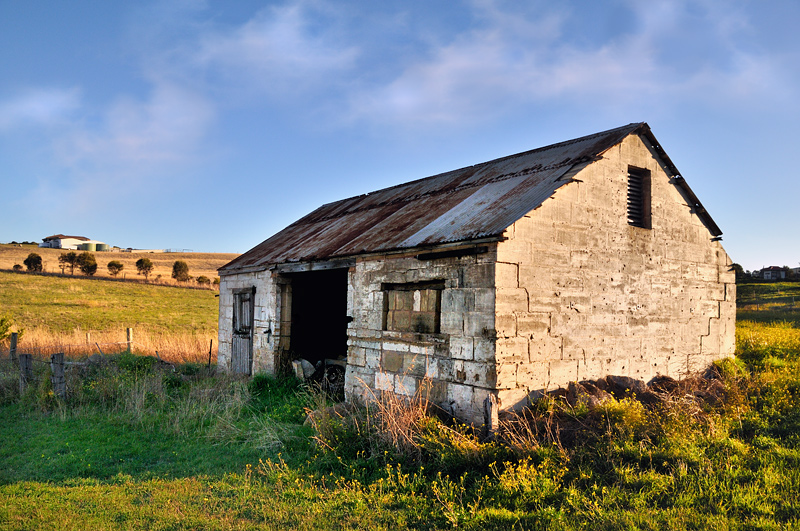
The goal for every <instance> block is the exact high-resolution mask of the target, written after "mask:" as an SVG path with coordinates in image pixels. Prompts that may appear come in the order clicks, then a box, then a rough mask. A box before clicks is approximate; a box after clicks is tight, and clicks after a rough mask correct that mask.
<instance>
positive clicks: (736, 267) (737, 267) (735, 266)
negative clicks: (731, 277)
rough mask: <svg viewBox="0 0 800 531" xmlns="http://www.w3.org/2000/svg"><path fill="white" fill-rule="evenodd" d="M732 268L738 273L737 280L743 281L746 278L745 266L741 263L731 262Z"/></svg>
mask: <svg viewBox="0 0 800 531" xmlns="http://www.w3.org/2000/svg"><path fill="white" fill-rule="evenodd" d="M731 269H732V270H733V272H734V274H735V275H736V280H737V281H742V280H744V279H745V278H746V277H745V274H744V268H743V267H742V266H741V265H739V264H735V263H734V264H731Z"/></svg>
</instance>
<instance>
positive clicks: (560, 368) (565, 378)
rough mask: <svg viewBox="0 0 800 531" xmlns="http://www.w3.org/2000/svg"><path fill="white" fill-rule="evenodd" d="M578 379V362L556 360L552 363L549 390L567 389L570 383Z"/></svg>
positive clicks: (548, 383)
mask: <svg viewBox="0 0 800 531" xmlns="http://www.w3.org/2000/svg"><path fill="white" fill-rule="evenodd" d="M577 379H578V361H577V360H555V361H551V362H550V377H549V379H548V382H547V388H548V389H556V388H558V387H567V384H568V383H569V382H574V381H577Z"/></svg>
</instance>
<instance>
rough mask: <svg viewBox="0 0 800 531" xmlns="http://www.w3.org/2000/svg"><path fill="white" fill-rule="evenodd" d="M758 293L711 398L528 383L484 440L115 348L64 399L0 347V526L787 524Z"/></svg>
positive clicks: (784, 436) (780, 363) (776, 338)
mask: <svg viewBox="0 0 800 531" xmlns="http://www.w3.org/2000/svg"><path fill="white" fill-rule="evenodd" d="M0 280H1V279H0ZM162 289H166V288H162ZM745 311H751V310H745ZM769 311H770V312H779V313H780V314H781V315H782V317H783V318H782V319H780V320H777V321H768V320H767V319H761V320H759V319H749V320H743V321H740V322H739V323H738V325H737V361H736V362H731V361H728V362H725V363H722V364H720V366H719V369H718V370H719V373H720V376H719V378H718V380H714V381H715V382H717V383H716V384H715V385H716V386H717V387H718V389H720V392H719V393H718V394H717V395H715V396H717V397H719V398H717V399H714V400H711V399H701V398H696V397H701V396H703V395H702V393H700V394H692V392H691V389H692V388H691V387H689V388H687V389H688V391H687V392H686V393H683V392H681V393H678V394H676V395H674V396H673V397H672V398H671V399H670V400H667V401H665V402H663V403H660V404H659V405H658V406H652V407H649V406H644V405H643V404H641V403H639V402H637V401H635V400H631V399H619V400H612V401H609V402H607V403H606V404H604V405H603V406H601V407H599V408H597V409H595V410H588V409H587V408H580V407H578V408H570V407H569V406H567V405H565V403H563V402H560V401H558V400H548V401H541V402H540V403H539V404H537V407H536V408H535V409H533V410H531V411H530V412H529V414H528V416H527V417H524V418H522V417H518V418H510V419H507V421H506V423H505V424H503V425H502V426H501V429H500V430H499V432H498V434H497V438H496V440H494V441H484V440H481V439H480V438H479V437H477V436H476V435H474V434H473V433H472V432H471V431H470V430H468V429H465V428H462V427H458V426H454V425H451V424H447V423H443V422H442V421H440V420H438V419H437V418H435V417H431V416H428V415H427V414H426V413H425V411H424V409H423V408H421V407H420V405H419V404H411V405H402V404H398V403H397V402H392V401H390V400H384V401H382V402H378V403H377V404H374V405H373V406H372V407H371V408H369V409H363V408H362V409H357V410H355V411H352V412H351V413H350V414H349V415H347V416H346V417H345V419H342V418H340V417H338V416H337V415H335V414H332V413H331V411H330V410H322V413H320V414H317V415H315V417H314V418H315V422H314V423H312V424H311V425H304V424H303V420H304V418H305V416H306V415H305V411H306V410H319V409H320V408H321V407H322V406H324V405H326V399H325V397H324V395H323V394H322V393H320V392H319V391H316V390H314V389H313V388H305V387H303V386H301V385H300V384H299V382H297V381H296V380H294V379H288V378H286V379H271V378H268V377H265V376H257V377H255V378H254V379H252V380H239V379H235V378H231V377H228V376H224V375H217V374H214V373H213V372H207V371H206V369H205V368H203V367H200V366H197V365H195V364H188V365H180V366H178V367H177V370H174V371H173V370H171V369H168V370H164V369H163V368H160V366H159V365H158V364H157V363H155V362H154V360H152V358H145V357H141V356H132V355H128V354H120V355H119V356H116V357H113V358H114V363H108V364H105V365H98V366H92V367H90V368H87V369H81V370H77V371H73V373H72V375H71V376H70V377H69V380H68V384H69V389H70V390H71V391H70V396H69V398H68V400H67V402H66V403H61V402H58V401H56V400H55V399H54V398H53V397H52V394H51V393H49V392H48V390H47V389H48V385H47V382H48V380H47V373H46V370H47V369H46V367H45V366H43V365H37V367H38V368H37V370H38V371H39V372H40V378H41V379H40V380H39V382H40V383H39V384H38V385H33V386H31V387H29V388H28V390H27V391H26V393H25V394H23V395H21V396H20V395H19V390H18V379H17V374H16V373H15V372H13V371H9V370H5V371H4V370H2V368H3V367H4V366H2V365H0V529H20V530H21V529H53V528H58V529H284V528H288V529H452V528H462V529H503V530H506V529H586V528H590V529H596V530H604V529H654V530H655V529H659V530H660V529H663V530H667V529H669V530H673V529H698V530H699V529H703V530H706V529H709V528H712V529H719V530H728V529H748V530H755V529H765V530H767V529H776V530H777V529H797V528H800V336H798V334H797V332H798V328H797V327H796V326H795V324H794V323H796V322H798V319H800V314H798V313H797V312H794V311H792V309H791V308H786V305H785V304H784V305H782V306H781V305H776V306H774V307H771V308H770V309H769ZM6 366H7V364H6ZM42 382H43V383H42ZM326 412H327V414H326ZM523 428H526V429H523Z"/></svg>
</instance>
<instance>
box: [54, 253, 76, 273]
mask: <svg viewBox="0 0 800 531" xmlns="http://www.w3.org/2000/svg"><path fill="white" fill-rule="evenodd" d="M58 263H59V264H61V272H62V273H63V272H64V268H66V267H67V266H69V272H70V274H71V275H74V274H75V264H77V263H78V253H76V252H75V251H70V252H68V253H61V254H60V255H59V256H58Z"/></svg>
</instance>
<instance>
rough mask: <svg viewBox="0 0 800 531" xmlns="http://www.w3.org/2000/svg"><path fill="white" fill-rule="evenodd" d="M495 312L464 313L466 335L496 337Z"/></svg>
mask: <svg viewBox="0 0 800 531" xmlns="http://www.w3.org/2000/svg"><path fill="white" fill-rule="evenodd" d="M495 334H496V332H495V329H494V314H490V313H478V312H467V313H465V314H464V335H465V336H469V337H494V336H495Z"/></svg>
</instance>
